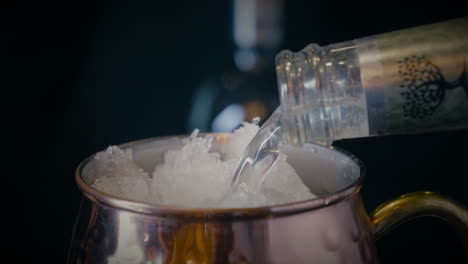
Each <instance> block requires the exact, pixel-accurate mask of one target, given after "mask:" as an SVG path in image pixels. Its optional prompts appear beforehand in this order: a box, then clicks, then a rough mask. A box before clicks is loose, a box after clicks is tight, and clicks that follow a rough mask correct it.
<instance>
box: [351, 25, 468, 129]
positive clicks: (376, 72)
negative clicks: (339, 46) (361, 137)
mask: <svg viewBox="0 0 468 264" xmlns="http://www.w3.org/2000/svg"><path fill="white" fill-rule="evenodd" d="M358 43H359V54H360V56H359V60H360V65H361V77H362V81H363V86H364V89H365V91H366V100H367V105H368V111H369V128H370V133H371V134H374V135H378V134H393V133H415V132H423V131H433V130H444V129H456V128H463V127H468V18H462V19H456V20H451V21H447V22H444V23H438V24H432V25H427V26H421V27H415V28H411V29H406V30H400V31H395V32H391V33H386V34H382V35H377V36H373V37H370V38H363V39H360V40H358Z"/></svg>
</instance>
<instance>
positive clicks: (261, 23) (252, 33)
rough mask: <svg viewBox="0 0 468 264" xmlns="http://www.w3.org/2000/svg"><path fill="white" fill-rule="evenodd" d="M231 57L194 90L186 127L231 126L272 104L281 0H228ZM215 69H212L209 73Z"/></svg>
mask: <svg viewBox="0 0 468 264" xmlns="http://www.w3.org/2000/svg"><path fill="white" fill-rule="evenodd" d="M232 39H233V42H234V43H233V44H234V48H233V52H232V55H233V57H232V58H231V60H230V61H231V63H228V65H226V67H224V68H223V69H220V71H218V70H217V69H207V73H213V75H212V76H209V77H208V78H206V80H205V81H203V82H202V83H201V84H200V86H199V87H198V88H197V89H196V91H195V92H194V95H193V97H192V99H193V101H192V106H191V111H190V112H189V117H188V129H189V130H193V129H195V128H198V129H200V130H201V131H202V132H206V131H212V132H232V130H233V129H235V128H236V127H237V126H238V125H239V123H240V122H241V121H244V120H246V121H250V120H252V118H254V117H260V118H261V120H265V119H266V118H267V117H268V116H269V115H270V114H271V113H272V112H273V111H274V109H276V107H277V106H278V104H279V103H278V92H277V84H276V77H275V61H274V58H275V55H276V54H277V53H278V52H279V51H280V49H281V44H282V41H283V1H282V0H233V3H232ZM214 73H216V74H214Z"/></svg>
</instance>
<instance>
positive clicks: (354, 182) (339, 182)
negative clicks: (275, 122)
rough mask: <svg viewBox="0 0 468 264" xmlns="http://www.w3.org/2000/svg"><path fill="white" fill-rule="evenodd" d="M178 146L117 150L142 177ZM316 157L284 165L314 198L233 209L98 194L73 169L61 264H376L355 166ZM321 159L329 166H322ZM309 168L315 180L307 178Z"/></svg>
mask: <svg viewBox="0 0 468 264" xmlns="http://www.w3.org/2000/svg"><path fill="white" fill-rule="evenodd" d="M182 139H183V138H182V137H170V138H156V139H148V140H144V141H138V142H133V143H129V144H126V145H122V148H132V150H133V153H134V158H135V160H136V161H137V163H138V164H139V165H140V166H141V167H142V168H144V169H146V170H148V171H150V170H151V169H152V168H154V166H155V164H154V162H155V160H158V159H159V160H162V154H163V153H164V152H165V151H166V150H168V149H173V148H178V147H180V146H181V145H182V144H183V141H182ZM227 140H229V135H227V134H214V143H215V144H214V148H216V146H219V145H220V144H223V143H225V142H227ZM317 149H318V151H316V152H314V154H313V155H317V157H318V158H317V157H312V156H309V157H308V156H307V155H305V154H304V153H292V155H291V156H292V157H293V158H294V160H296V161H297V160H301V159H306V160H307V159H310V160H312V159H313V160H315V161H316V162H311V161H310V160H309V161H308V162H306V163H304V162H302V163H301V162H298V163H297V164H291V165H292V166H293V167H294V168H295V170H296V171H298V174H299V175H300V176H301V178H302V179H303V181H304V183H305V184H306V185H308V186H309V187H310V188H311V191H312V192H313V193H316V194H318V196H319V198H317V199H313V200H308V201H301V202H296V203H290V204H282V205H276V206H268V207H258V208H237V209H210V208H177V207H170V206H163V205H155V204H144V203H139V202H136V201H130V200H125V199H121V198H117V197H114V196H112V195H108V194H105V193H102V192H100V191H98V190H96V189H95V188H93V187H92V186H91V184H92V183H93V181H94V179H93V178H92V177H91V176H89V175H90V174H89V173H87V168H88V167H90V166H91V165H90V164H91V163H92V162H93V159H92V158H89V159H87V160H85V161H84V162H83V163H82V164H80V166H79V167H78V169H77V174H76V181H77V185H78V187H79V189H80V190H81V191H82V192H83V198H82V202H81V206H80V209H79V215H78V219H77V223H76V226H75V229H74V235H73V239H72V244H71V247H70V253H69V258H68V262H69V263H145V264H146V263H164V264H166V263H171V264H172V263H174V264H175V263H200V264H202V263H206V264H207V263H239V264H240V263H321V264H327V263H330V264H335V263H377V257H376V250H375V246H374V235H373V230H372V228H371V225H370V223H369V217H368V215H367V213H366V211H365V209H364V205H363V202H362V199H361V196H360V193H359V190H360V187H361V182H362V176H363V174H364V172H363V170H364V169H363V166H362V164H361V163H360V161H359V160H357V159H356V158H355V157H353V156H352V155H349V154H346V153H344V152H342V151H339V150H336V149H331V148H326V147H320V146H317ZM295 156H297V158H295ZM331 156H333V157H334V158H333V159H330V158H329V157H331ZM149 157H151V158H149ZM155 157H157V158H156V159H155ZM289 157H290V156H289V155H288V158H289ZM324 157H326V158H324ZM321 158H324V159H326V160H333V162H332V164H334V165H333V166H325V165H327V164H328V163H326V162H324V160H321ZM156 163H157V161H156ZM293 163H294V162H293ZM329 163H330V162H329ZM324 164H325V165H324ZM314 166H319V167H320V173H318V174H317V173H313V172H314V171H317V170H316V168H314ZM350 172H352V173H351V174H350ZM353 173H354V175H353ZM323 179H327V180H326V181H324V180H323Z"/></svg>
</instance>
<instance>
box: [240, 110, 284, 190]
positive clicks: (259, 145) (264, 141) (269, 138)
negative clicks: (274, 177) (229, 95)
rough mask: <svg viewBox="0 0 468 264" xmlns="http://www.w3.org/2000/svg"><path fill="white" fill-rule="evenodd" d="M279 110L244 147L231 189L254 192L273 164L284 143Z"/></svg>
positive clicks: (258, 188) (259, 186)
mask: <svg viewBox="0 0 468 264" xmlns="http://www.w3.org/2000/svg"><path fill="white" fill-rule="evenodd" d="M280 117H281V111H280V110H279V109H277V110H276V111H275V112H274V113H273V114H272V115H271V117H270V118H269V119H267V121H266V122H265V123H264V124H263V126H262V127H261V128H260V130H259V131H258V132H257V134H256V135H255V137H254V138H253V139H252V140H251V141H250V143H249V145H248V146H247V148H246V149H245V151H244V153H243V155H242V157H241V159H240V161H239V165H238V166H237V169H236V171H235V173H234V177H233V179H232V182H231V190H232V191H235V190H238V189H239V188H241V189H242V191H246V192H251V193H256V192H258V191H259V190H260V188H261V186H262V184H263V182H264V180H265V178H266V177H267V175H268V173H269V172H270V170H271V168H272V167H273V166H274V165H275V163H276V161H277V159H278V156H279V150H280V148H281V146H283V145H284V144H285V141H284V138H283V134H282V127H281V124H280Z"/></svg>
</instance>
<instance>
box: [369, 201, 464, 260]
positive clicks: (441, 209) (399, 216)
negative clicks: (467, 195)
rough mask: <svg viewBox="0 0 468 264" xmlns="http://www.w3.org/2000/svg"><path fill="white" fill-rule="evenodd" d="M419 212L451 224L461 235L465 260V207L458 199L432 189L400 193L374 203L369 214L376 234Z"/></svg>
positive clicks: (421, 214)
mask: <svg viewBox="0 0 468 264" xmlns="http://www.w3.org/2000/svg"><path fill="white" fill-rule="evenodd" d="M419 216H434V217H438V218H441V219H443V220H445V221H447V222H448V223H449V224H450V225H452V226H454V227H455V228H456V230H457V232H458V233H459V235H460V236H461V242H462V246H463V252H464V255H465V257H466V258H467V260H468V210H467V209H466V208H465V207H464V206H463V205H461V204H460V203H458V202H456V201H453V200H451V199H448V198H447V197H444V196H442V195H440V194H437V193H433V192H414V193H409V194H405V195H402V196H400V197H398V198H396V199H394V200H391V201H388V202H386V203H384V204H382V205H380V206H379V207H377V208H376V209H375V210H374V211H373V212H372V213H371V214H370V223H371V225H372V227H373V231H374V234H375V236H376V238H379V237H381V236H382V235H383V234H385V233H386V232H387V231H389V230H390V229H392V228H394V227H395V226H397V225H399V224H401V223H403V222H406V221H407V220H410V219H412V218H415V217H419Z"/></svg>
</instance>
